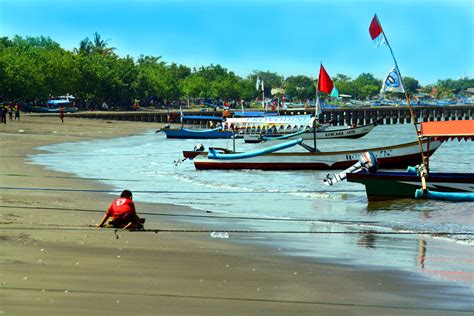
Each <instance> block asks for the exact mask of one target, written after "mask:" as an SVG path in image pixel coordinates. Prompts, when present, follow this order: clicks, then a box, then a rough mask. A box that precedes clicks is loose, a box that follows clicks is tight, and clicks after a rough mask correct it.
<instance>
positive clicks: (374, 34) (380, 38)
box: [369, 14, 386, 46]
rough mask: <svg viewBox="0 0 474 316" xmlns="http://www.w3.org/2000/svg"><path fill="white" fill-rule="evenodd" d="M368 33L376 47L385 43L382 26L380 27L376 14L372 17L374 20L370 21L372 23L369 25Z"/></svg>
mask: <svg viewBox="0 0 474 316" xmlns="http://www.w3.org/2000/svg"><path fill="white" fill-rule="evenodd" d="M369 33H370V37H371V38H372V40H373V41H374V43H375V45H376V46H380V44H385V43H386V40H385V35H384V33H383V29H382V25H380V22H379V19H378V17H377V14H375V15H374V18H373V19H372V22H371V23H370V26H369Z"/></svg>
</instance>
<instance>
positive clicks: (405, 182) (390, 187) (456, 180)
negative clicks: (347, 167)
mask: <svg viewBox="0 0 474 316" xmlns="http://www.w3.org/2000/svg"><path fill="white" fill-rule="evenodd" d="M420 137H426V138H427V139H428V141H429V142H430V143H428V144H429V145H430V146H432V144H433V143H434V142H436V143H438V142H442V141H447V140H450V139H465V140H469V139H470V140H472V139H474V121H473V120H466V121H440V122H423V123H421V129H420ZM426 158H427V159H426V166H424V167H425V168H426V169H423V166H419V167H418V168H410V169H409V170H408V171H406V172H374V173H369V172H367V171H364V170H361V171H359V172H357V173H348V174H347V181H348V182H356V183H361V184H363V185H364V186H365V190H366V193H367V198H368V200H369V201H374V200H389V199H397V198H415V197H416V195H417V190H420V189H421V188H422V175H424V176H425V179H426V189H425V190H421V191H418V197H420V198H422V197H423V194H424V193H425V194H427V193H428V194H429V195H430V196H431V198H439V199H445V200H450V199H454V200H459V199H462V200H474V173H453V172H446V173H435V172H433V173H432V172H430V171H429V164H428V162H429V155H427V156H426ZM421 161H422V160H421V159H419V160H418V161H417V162H415V164H416V163H420V162H421ZM420 170H421V172H420ZM423 191H425V192H423ZM434 192H438V193H452V194H437V193H434ZM433 194H434V196H433ZM460 194H461V195H460ZM469 194H470V195H471V198H470V199H469Z"/></svg>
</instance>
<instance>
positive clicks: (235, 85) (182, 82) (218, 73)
mask: <svg viewBox="0 0 474 316" xmlns="http://www.w3.org/2000/svg"><path fill="white" fill-rule="evenodd" d="M115 50H116V49H115V48H114V47H110V46H109V43H108V41H106V40H103V39H102V38H101V36H100V35H99V34H98V33H95V34H93V37H92V39H89V38H85V39H84V40H82V41H81V42H80V43H79V45H78V47H77V48H74V49H73V50H72V51H69V50H65V49H63V48H61V46H60V45H59V44H58V43H57V42H55V41H53V40H52V39H50V38H49V37H44V36H39V37H28V36H27V37H25V38H23V37H20V36H14V37H13V38H8V37H1V38H0V97H1V98H3V99H5V100H17V101H22V102H45V101H46V100H47V99H48V98H50V97H52V96H60V95H65V94H68V93H69V94H72V95H74V96H75V97H76V98H77V100H80V102H82V103H85V104H86V105H91V106H97V105H99V104H102V102H106V103H108V104H109V105H111V106H115V107H126V106H129V105H130V104H131V103H132V102H134V100H137V99H138V100H140V101H141V102H142V104H144V105H149V104H153V105H156V106H169V105H170V104H172V103H173V102H178V101H181V102H183V101H184V100H192V101H194V100H197V99H200V100H202V99H211V100H218V99H220V100H224V99H228V100H241V99H244V100H246V101H251V100H255V99H256V98H259V97H260V98H261V95H262V92H261V91H258V90H257V88H256V80H257V77H259V78H261V79H262V80H263V81H264V89H265V96H267V97H270V96H271V90H272V88H281V89H283V90H284V91H285V92H284V95H285V97H286V99H287V100H289V101H304V100H307V99H313V98H314V97H315V87H316V83H317V82H316V80H315V79H313V78H310V77H307V76H304V75H297V76H290V77H287V78H284V77H283V76H281V75H279V74H277V73H274V72H270V71H260V70H255V71H253V73H252V74H249V75H248V76H247V77H246V78H241V77H239V76H237V75H236V74H235V73H234V72H232V71H230V70H228V69H226V68H224V67H222V66H220V65H212V64H211V65H209V66H202V67H199V68H190V67H188V66H185V65H178V64H176V63H167V62H165V61H163V60H162V58H161V57H154V56H143V55H142V56H140V57H138V58H136V59H134V58H133V57H131V56H125V57H120V56H119V55H118V54H116V53H115ZM333 81H334V84H335V86H336V87H337V89H338V91H339V93H341V94H348V95H351V96H352V97H353V98H354V99H361V100H363V99H368V98H372V97H374V96H377V95H378V94H379V92H380V87H381V85H382V81H381V80H380V79H377V78H375V77H374V76H373V75H372V74H370V73H362V74H360V75H359V76H358V77H357V78H355V79H352V78H350V77H348V76H346V75H343V74H337V75H336V76H334V77H333ZM404 84H405V89H406V90H407V91H408V92H409V93H416V91H417V90H419V89H420V88H422V90H423V91H425V92H428V93H431V92H433V91H435V92H436V93H437V97H449V96H452V95H453V94H455V93H459V92H461V91H463V90H465V89H467V88H468V87H473V86H474V79H460V80H451V79H448V80H439V81H438V82H437V83H436V84H434V85H429V86H425V87H420V85H419V82H418V81H417V80H416V79H414V78H410V77H405V78H404ZM279 96H280V97H281V96H282V95H281V93H280V95H279Z"/></svg>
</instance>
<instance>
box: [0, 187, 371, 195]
mask: <svg viewBox="0 0 474 316" xmlns="http://www.w3.org/2000/svg"><path fill="white" fill-rule="evenodd" d="M0 189H1V190H21V191H55V192H94V193H120V192H122V190H99V189H67V188H31V187H0ZM364 191H365V190H338V191H335V190H313V191H307V190H301V191H169V190H141V191H137V190H134V191H133V193H143V194H212V193H217V194H236V193H238V194H281V193H351V192H364Z"/></svg>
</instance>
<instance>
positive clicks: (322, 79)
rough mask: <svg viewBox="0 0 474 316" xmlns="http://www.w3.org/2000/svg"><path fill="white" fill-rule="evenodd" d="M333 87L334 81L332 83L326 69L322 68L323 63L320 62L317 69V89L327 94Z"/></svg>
mask: <svg viewBox="0 0 474 316" xmlns="http://www.w3.org/2000/svg"><path fill="white" fill-rule="evenodd" d="M333 88H334V83H332V80H331V77H329V75H328V73H327V72H326V69H324V67H323V65H322V64H321V68H320V69H319V80H318V91H321V92H326V93H328V94H329V93H331V91H332V89H333Z"/></svg>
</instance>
